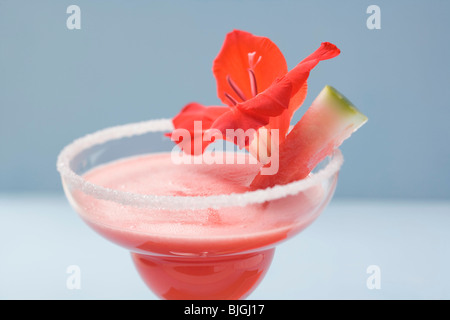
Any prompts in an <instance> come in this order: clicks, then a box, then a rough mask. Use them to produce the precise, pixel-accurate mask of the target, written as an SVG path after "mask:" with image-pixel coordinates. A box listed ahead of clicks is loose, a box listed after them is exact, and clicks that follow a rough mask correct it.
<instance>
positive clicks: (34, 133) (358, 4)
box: [0, 0, 450, 199]
mask: <svg viewBox="0 0 450 320" xmlns="http://www.w3.org/2000/svg"><path fill="white" fill-rule="evenodd" d="M71 4H77V5H78V6H80V8H81V30H69V29H67V27H66V19H67V18H68V16H69V14H67V13H66V9H67V7H68V6H69V5H71ZM371 4H376V5H378V6H380V8H381V29H380V30H369V29H368V28H367V27H366V20H367V18H368V17H369V14H367V13H366V9H367V7H368V6H369V5H371ZM448 12H450V2H448V1H445V0H441V1H439V0H433V1H400V0H398V1H381V0H378V1H375V2H373V1H370V2H369V1H357V0H346V1H237V0H236V1H233V0H232V1H201V0H191V1H23V0H19V1H1V0H0V192H1V193H12V192H42V193H48V192H55V193H62V188H61V185H60V181H59V177H58V174H57V172H56V168H55V163H56V157H57V155H58V153H59V151H60V150H61V149H62V148H63V147H64V146H65V145H67V144H68V143H70V142H71V141H72V140H74V139H76V138H78V137H80V136H83V135H85V134H87V133H91V132H93V131H97V130H99V129H103V128H105V127H109V126H114V125H119V124H125V123H129V122H136V121H142V120H147V119H153V118H162V117H164V118H166V117H167V118H170V117H172V116H174V115H175V114H176V113H177V112H178V111H179V110H180V108H181V107H183V106H184V105H185V104H186V103H188V102H191V101H198V102H200V103H203V104H217V103H218V102H219V100H218V98H217V95H216V84H215V80H214V78H213V75H212V72H211V66H212V61H213V59H214V58H215V56H216V55H217V53H218V52H219V50H220V47H221V45H222V42H223V39H224V37H225V34H226V33H227V32H229V31H231V30H232V29H243V30H246V31H249V32H252V33H254V34H257V35H262V36H267V37H269V38H271V39H272V40H273V41H274V42H275V43H276V44H277V45H278V46H279V48H280V49H281V51H282V52H283V53H284V55H285V57H286V60H287V62H288V66H289V68H292V67H294V66H295V65H296V64H297V63H298V62H299V61H300V60H301V59H303V58H304V57H306V56H307V55H308V54H310V53H311V52H312V51H314V50H315V49H316V48H317V47H318V46H319V45H320V43H321V42H322V41H330V42H333V43H335V44H336V45H337V46H338V47H339V48H340V49H341V51H342V53H341V55H340V56H339V57H337V58H335V59H333V60H330V61H326V62H323V63H321V64H319V66H318V67H317V68H316V69H315V70H313V72H312V73H311V76H310V80H309V92H308V97H307V99H306V101H305V104H304V105H303V107H302V109H301V111H304V110H306V108H307V106H309V105H310V103H311V102H312V100H313V99H314V97H315V96H316V95H317V94H318V92H319V91H320V90H321V88H322V87H323V86H324V85H325V84H330V85H333V86H335V87H336V88H337V89H338V90H340V91H342V92H343V93H344V94H345V95H346V96H347V97H349V98H350V100H352V101H353V103H354V104H355V105H356V106H357V107H358V108H359V109H360V110H361V111H362V112H364V113H365V114H366V115H367V116H368V117H369V122H368V123H367V124H366V125H365V126H364V127H362V128H361V129H360V130H359V131H358V132H356V133H355V134H354V135H353V136H352V137H351V139H349V140H347V141H346V142H344V145H343V146H342V151H343V153H344V157H345V163H344V167H343V169H342V172H341V176H340V181H339V185H338V188H337V192H336V197H340V198H344V197H351V198H358V197H359V198H375V199H376V198H383V199H387V198H397V199H398V198H405V199H411V198H422V199H448V198H450V197H449V196H450V168H449V166H448V164H449V159H450V152H449V138H450V135H449V133H450V130H449V120H450V108H449V99H448V95H449V93H448V92H449V88H450V64H449V57H450V50H449V49H450V45H449V42H450V41H449V36H448V31H449V30H450V20H449V19H448ZM301 111H300V113H299V114H297V115H296V119H298V118H299V117H300V115H301Z"/></svg>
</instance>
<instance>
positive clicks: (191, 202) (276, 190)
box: [56, 119, 344, 210]
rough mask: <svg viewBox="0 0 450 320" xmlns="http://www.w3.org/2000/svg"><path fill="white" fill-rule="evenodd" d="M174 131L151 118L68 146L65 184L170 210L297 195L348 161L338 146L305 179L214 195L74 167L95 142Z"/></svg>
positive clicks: (62, 168) (62, 157)
mask: <svg viewBox="0 0 450 320" xmlns="http://www.w3.org/2000/svg"><path fill="white" fill-rule="evenodd" d="M171 130H173V124H172V121H171V120H170V119H158V120H149V121H143V122H137V123H130V124H126V125H121V126H115V127H110V128H106V129H103V130H99V131H97V132H94V133H92V134H88V135H86V136H84V137H81V138H79V139H77V140H75V141H73V142H72V143H71V144H69V145H67V146H66V147H65V148H64V149H63V150H62V151H61V153H60V154H59V155H58V160H57V164H56V166H57V170H58V171H59V172H60V174H61V177H62V178H63V180H64V182H65V183H68V184H69V185H70V186H71V187H73V188H79V189H80V190H81V191H82V192H84V193H85V194H88V195H91V196H93V197H95V198H97V199H103V200H109V201H113V202H117V203H120V204H122V205H130V206H135V207H140V208H153V209H169V210H183V209H207V208H215V209H217V208H223V207H231V206H246V205H249V204H257V203H263V202H265V201H270V200H276V199H280V198H283V197H286V196H288V195H295V194H297V193H299V192H300V191H304V190H306V189H308V188H310V187H312V186H314V185H317V184H318V183H321V182H322V181H325V180H326V179H328V178H330V177H331V176H333V175H334V174H335V173H337V172H338V171H339V169H340V167H341V165H342V163H343V160H344V159H343V156H342V153H341V152H340V150H338V149H336V151H335V152H334V154H333V155H332V157H331V160H330V162H329V163H328V164H327V165H326V166H325V167H324V168H323V169H321V170H319V171H318V172H316V173H314V174H312V175H310V176H309V177H307V178H305V179H302V180H298V181H294V182H291V183H289V184H286V185H278V186H274V187H270V188H266V189H261V190H255V191H248V192H244V193H232V194H226V195H213V196H166V195H153V194H138V193H133V192H125V191H119V190H114V189H110V188H105V187H102V186H100V185H96V184H94V183H91V182H89V181H86V180H85V179H84V178H83V177H82V176H80V175H78V174H76V173H75V172H74V171H73V170H72V169H71V168H70V161H71V160H72V159H73V157H74V156H76V155H78V154H79V153H80V152H81V151H83V150H85V149H88V148H91V147H93V146H95V145H99V144H102V143H105V142H108V141H111V140H117V139H121V138H126V137H132V136H138V135H143V134H146V133H150V132H169V131H171Z"/></svg>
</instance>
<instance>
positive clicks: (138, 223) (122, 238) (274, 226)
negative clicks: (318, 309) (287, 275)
mask: <svg viewBox="0 0 450 320" xmlns="http://www.w3.org/2000/svg"><path fill="white" fill-rule="evenodd" d="M244 162H245V164H238V163H236V162H234V163H231V164H175V163H174V162H173V161H172V159H171V155H170V153H161V154H149V155H143V156H139V157H133V158H126V159H122V160H120V161H116V162H113V163H109V164H105V165H103V166H100V167H97V168H94V169H93V170H91V171H89V172H88V173H86V174H85V175H84V178H85V179H86V180H88V181H90V182H91V183H94V184H96V185H100V186H103V187H106V188H109V189H113V190H118V191H123V192H131V193H137V194H145V195H152V196H153V195H156V196H177V197H182V198H183V199H184V198H186V197H195V196H199V197H207V196H213V195H228V194H231V193H244V192H248V190H249V189H248V186H249V184H250V182H251V181H252V179H253V178H254V177H255V175H256V174H257V171H258V170H259V167H258V165H257V164H250V163H249V162H250V161H244ZM323 195H324V193H323V189H322V187H312V188H310V189H307V190H306V191H303V192H301V193H299V194H297V195H294V196H286V197H283V198H280V199H277V200H273V201H259V202H257V203H253V204H249V205H247V206H245V207H240V206H234V205H233V203H230V204H229V205H227V206H224V207H220V208H206V209H197V210H193V209H189V208H188V207H189V205H188V204H189V200H188V201H187V202H186V206H184V205H180V207H179V208H178V210H167V209H158V208H140V207H138V206H133V205H129V204H122V203H120V202H115V201H109V200H101V199H96V198H94V197H92V196H89V195H87V194H84V193H83V192H81V191H80V192H77V193H74V195H73V196H74V198H75V201H76V203H77V204H78V208H77V209H78V210H77V211H78V212H79V214H80V215H81V217H82V218H83V219H84V220H85V221H86V222H87V223H88V224H89V225H90V226H91V227H93V228H94V229H95V230H96V231H98V232H99V233H101V234H102V235H103V236H105V237H107V238H109V239H110V240H112V241H113V242H115V243H118V244H120V245H122V246H125V247H127V248H129V249H131V250H132V251H135V252H151V253H155V254H164V255H180V256H183V255H189V256H210V255H212V256H213V255H218V254H231V253H238V252H245V251H252V250H255V249H258V248H263V247H268V246H271V245H273V244H274V243H277V242H279V241H282V240H284V239H286V238H288V237H290V236H291V235H293V234H294V233H297V232H298V231H300V230H301V229H303V228H304V227H306V226H307V225H308V224H309V223H310V222H311V221H312V220H313V219H314V218H315V216H316V211H320V210H316V209H318V207H319V206H320V203H321V202H323V200H324V199H323ZM315 208H316V209H315Z"/></svg>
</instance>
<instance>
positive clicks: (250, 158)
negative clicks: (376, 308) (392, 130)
mask: <svg viewBox="0 0 450 320" xmlns="http://www.w3.org/2000/svg"><path fill="white" fill-rule="evenodd" d="M339 53H340V50H339V49H338V48H337V47H336V46H335V45H333V44H331V43H328V42H324V43H322V44H321V46H320V47H319V48H318V49H317V50H316V51H314V52H313V53H312V54H311V55H310V56H308V57H307V58H305V59H303V60H302V61H301V62H300V63H299V64H298V65H297V66H296V67H294V68H293V69H292V70H290V71H288V70H287V66H286V62H285V61H284V57H283V56H282V54H281V52H280V51H279V49H278V48H277V47H276V46H275V44H274V43H273V42H271V41H270V40H269V39H268V38H264V37H257V36H254V35H252V34H250V33H248V32H244V31H239V30H234V31H232V32H230V33H229V34H228V35H227V37H226V39H225V42H224V45H223V47H222V49H221V51H220V52H219V54H218V56H217V57H216V59H215V60H214V63H213V72H214V75H215V77H216V80H217V88H218V96H219V98H220V99H221V100H222V102H223V103H224V105H221V106H204V105H201V104H199V103H196V102H194V103H189V104H187V105H186V106H185V107H184V108H182V109H181V111H180V112H179V113H178V114H177V115H176V116H175V117H174V118H172V119H162V120H153V121H146V122H140V123H134V124H128V125H123V126H117V127H113V128H108V129H104V130H101V131H98V132H95V133H93V134H90V135H87V136H85V137H83V138H80V139H78V140H76V141H74V142H73V143H72V144H70V145H68V146H67V147H65V148H64V149H63V151H62V152H61V153H60V155H59V157H58V162H57V169H58V171H59V172H60V174H61V178H62V183H63V187H64V191H65V193H66V196H67V198H68V200H69V202H70V203H71V205H72V206H73V208H74V209H75V210H76V211H77V212H78V214H79V215H80V217H81V218H82V219H83V220H84V221H85V222H86V223H87V224H88V225H89V226H90V227H92V229H94V230H95V231H96V232H98V233H99V234H100V235H102V236H103V237H105V238H106V239H108V240H110V241H112V242H114V243H116V244H118V245H120V246H122V247H124V248H125V249H127V250H129V251H130V252H131V255H132V259H133V262H134V264H135V266H136V268H137V270H138V272H139V274H140V275H141V277H142V279H143V281H144V282H145V283H146V284H147V285H148V287H149V288H150V289H151V290H153V292H154V293H155V294H157V295H158V296H159V297H160V298H163V299H243V298H245V297H247V296H248V295H249V294H250V293H251V292H252V291H253V290H254V289H255V288H256V287H257V285H258V284H259V282H260V281H261V280H262V279H263V277H264V275H265V274H266V272H267V270H268V268H269V266H270V263H271V261H272V258H273V255H274V251H275V248H276V246H277V245H279V244H280V243H282V242H283V241H286V240H288V239H289V238H291V237H292V236H294V235H296V234H298V233H299V232H300V231H301V230H303V229H304V228H306V227H307V226H308V225H310V224H311V223H312V222H313V221H314V220H315V219H316V218H317V217H318V216H319V214H320V213H321V212H322V211H323V209H324V208H325V207H326V205H327V204H328V203H329V201H330V199H331V197H332V195H333V193H334V190H335V188H336V183H337V178H338V173H339V169H340V167H341V165H342V162H343V157H342V155H341V153H340V151H339V149H338V147H339V146H340V145H341V144H342V142H343V141H344V140H346V139H347V138H349V137H350V135H351V134H352V133H353V132H355V131H356V130H357V129H358V128H359V127H361V126H362V125H363V124H364V123H365V122H366V121H367V117H366V116H364V115H363V114H362V113H361V112H360V111H359V110H358V109H357V108H356V107H354V106H353V104H352V103H351V102H350V101H349V100H348V99H346V98H345V97H344V96H343V95H342V94H341V93H339V92H338V91H337V90H336V89H334V88H333V87H331V86H325V87H324V89H323V90H322V91H321V92H320V93H319V94H318V95H317V97H316V99H315V100H314V101H313V103H312V105H311V106H310V107H309V108H308V110H307V111H306V112H305V114H304V115H303V116H302V118H301V119H300V121H298V122H297V123H296V124H291V123H290V122H291V118H292V116H293V114H294V112H295V111H296V110H297V109H298V108H299V107H300V105H301V104H302V102H303V100H304V98H305V96H306V92H307V83H306V81H307V79H308V76H309V73H310V72H311V70H312V69H313V68H314V67H315V66H317V64H318V63H319V62H320V61H323V60H328V59H332V58H334V57H336V56H337V55H339ZM199 124H200V125H199ZM230 131H231V132H232V133H233V134H229V133H230ZM236 133H239V134H236ZM220 143H222V144H220ZM225 145H227V146H228V145H233V146H234V147H235V148H232V149H231V150H230V149H229V148H226V147H224V146H225ZM220 146H222V148H220ZM211 160H213V161H211Z"/></svg>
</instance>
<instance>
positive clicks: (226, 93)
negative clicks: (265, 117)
mask: <svg viewBox="0 0 450 320" xmlns="http://www.w3.org/2000/svg"><path fill="white" fill-rule="evenodd" d="M249 69H252V72H249ZM287 71H288V69H287V64H286V60H285V59H284V56H283V54H282V53H281V51H280V49H278V47H277V46H276V45H275V44H274V43H273V42H272V41H271V40H270V39H269V38H266V37H259V36H254V35H252V34H251V33H248V32H245V31H240V30H234V31H232V32H230V33H228V34H227V36H226V38H225V41H224V43H223V46H222V49H221V50H220V52H219V54H218V55H217V57H216V59H215V60H214V63H213V73H214V76H215V78H216V81H217V94H218V96H219V98H220V100H222V102H223V103H225V104H227V105H230V106H232V105H234V104H235V103H232V102H231V101H230V97H231V99H234V100H235V101H236V102H243V101H244V100H247V99H250V98H252V97H253V96H254V95H255V93H258V92H262V91H264V90H266V89H267V88H268V87H269V86H270V85H271V84H272V83H273V82H274V81H275V79H277V78H279V77H281V76H283V75H285V74H286V72H287ZM252 78H254V81H252ZM255 83H256V84H257V87H256V88H254V87H253V85H252V84H255ZM255 90H257V92H255Z"/></svg>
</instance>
